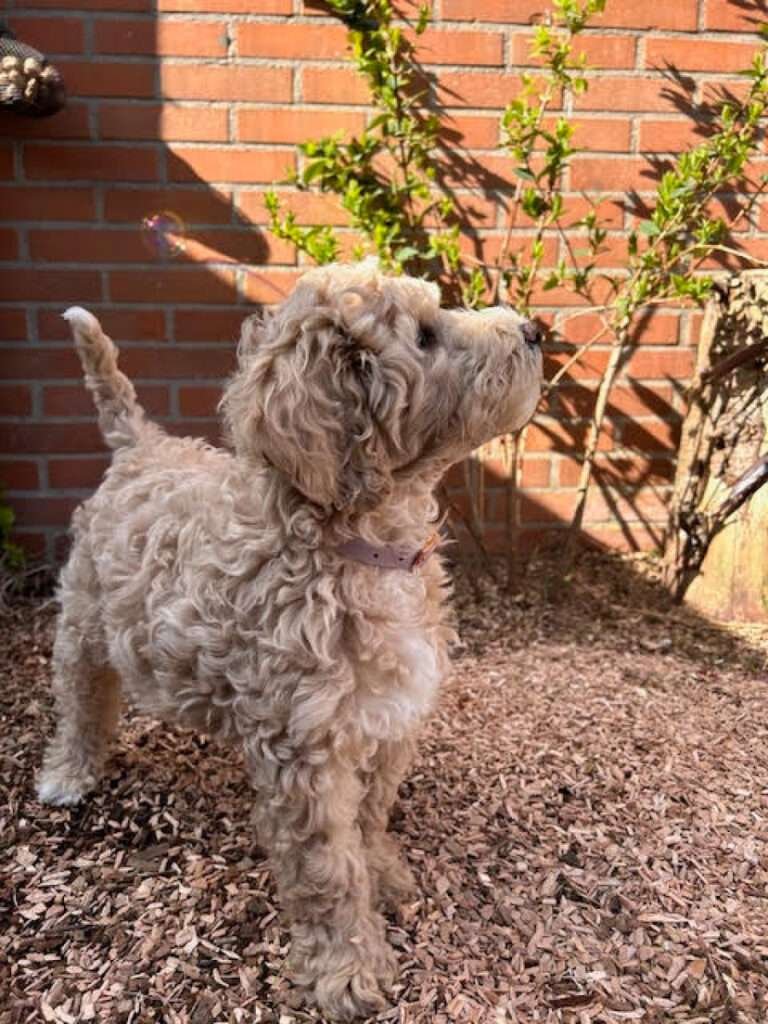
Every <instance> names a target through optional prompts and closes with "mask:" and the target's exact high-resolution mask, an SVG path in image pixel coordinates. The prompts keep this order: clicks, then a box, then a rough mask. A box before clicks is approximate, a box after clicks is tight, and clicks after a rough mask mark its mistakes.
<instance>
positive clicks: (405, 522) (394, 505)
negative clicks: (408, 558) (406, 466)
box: [259, 467, 439, 552]
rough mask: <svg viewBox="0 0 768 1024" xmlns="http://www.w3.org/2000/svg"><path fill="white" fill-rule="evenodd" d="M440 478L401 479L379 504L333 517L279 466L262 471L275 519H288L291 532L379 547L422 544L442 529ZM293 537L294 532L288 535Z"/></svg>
mask: <svg viewBox="0 0 768 1024" xmlns="http://www.w3.org/2000/svg"><path fill="white" fill-rule="evenodd" d="M435 483H436V481H431V482H430V481H426V480H422V481H414V480H413V479H411V480H409V481H408V482H407V484H405V483H403V484H396V485H395V488H394V489H393V490H392V492H391V493H390V494H389V495H387V497H386V498H384V499H383V500H382V501H381V502H380V503H379V504H378V505H376V506H375V507H374V508H371V509H367V510H365V511H364V512H361V513H359V514H355V511H354V509H352V510H350V511H345V512H343V513H336V514H334V515H331V516H329V515H328V514H327V513H326V512H324V511H323V510H321V509H319V508H318V507H317V506H315V505H313V504H311V503H310V502H308V501H307V500H306V498H304V497H303V496H302V495H301V494H300V493H299V492H298V491H297V490H296V489H295V487H294V486H293V485H292V484H291V483H290V481H289V480H288V479H287V478H286V477H285V476H284V474H283V473H281V472H279V471H278V470H276V469H274V468H272V467H267V468H266V469H264V470H263V471H262V474H261V485H260V488H259V490H260V493H261V497H262V500H263V501H264V502H265V504H266V505H267V506H268V507H269V508H270V509H272V510H273V512H274V515H270V521H272V522H279V523H282V524H283V526H284V528H285V529H286V530H287V532H288V534H289V535H290V536H291V537H295V538H296V539H299V540H300V541H301V542H302V543H303V544H305V545H306V546H307V547H332V548H338V547H339V546H340V545H342V544H344V543H346V542H348V541H351V540H361V541H364V542H365V543H366V544H369V545H374V546H387V545H391V546H393V547H402V548H404V549H408V550H413V551H414V552H416V551H418V550H419V549H420V548H422V547H423V546H424V545H425V544H426V542H427V540H428V539H429V538H430V536H431V535H432V533H433V532H434V531H435V528H436V525H435V524H436V520H437V518H438V514H439V507H438V503H437V500H436V498H435V496H434V487H435ZM286 540H288V537H286Z"/></svg>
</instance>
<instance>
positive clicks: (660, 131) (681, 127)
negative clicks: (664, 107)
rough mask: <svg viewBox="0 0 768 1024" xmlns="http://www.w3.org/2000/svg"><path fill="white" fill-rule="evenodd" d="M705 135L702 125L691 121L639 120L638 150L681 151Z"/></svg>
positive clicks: (648, 151) (649, 151) (654, 151)
mask: <svg viewBox="0 0 768 1024" xmlns="http://www.w3.org/2000/svg"><path fill="white" fill-rule="evenodd" d="M706 135H707V132H706V130H705V129H704V127H703V126H702V125H697V124H696V123H695V122H692V121H688V120H686V121H682V120H680V121H678V120H675V121H650V120H643V121H641V122H640V138H639V147H638V148H639V150H640V152H641V153H682V152H683V150H686V149H688V148H689V147H691V146H696V145H698V144H699V143H700V142H703V141H704V139H705V137H706Z"/></svg>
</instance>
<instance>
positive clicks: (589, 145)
mask: <svg viewBox="0 0 768 1024" xmlns="http://www.w3.org/2000/svg"><path fill="white" fill-rule="evenodd" d="M569 122H570V124H571V127H572V128H573V145H574V146H575V147H576V148H577V149H583V150H589V151H591V152H593V153H599V152H603V153H628V152H629V150H630V139H631V132H632V125H631V123H630V121H629V120H627V119H625V118H607V117H579V118H573V117H569Z"/></svg>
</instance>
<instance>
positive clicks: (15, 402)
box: [0, 384, 32, 416]
mask: <svg viewBox="0 0 768 1024" xmlns="http://www.w3.org/2000/svg"><path fill="white" fill-rule="evenodd" d="M31 412H32V396H31V394H30V392H29V387H28V386H27V385H26V384H4V385H3V386H2V387H0V416H29V414H30V413H31Z"/></svg>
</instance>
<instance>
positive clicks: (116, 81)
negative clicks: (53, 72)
mask: <svg viewBox="0 0 768 1024" xmlns="http://www.w3.org/2000/svg"><path fill="white" fill-rule="evenodd" d="M58 67H59V69H60V71H61V73H62V74H63V75H64V78H65V80H66V83H67V91H68V93H69V95H70V96H93V97H99V98H101V97H105V96H130V97H133V98H134V99H146V98H149V97H152V96H154V95H155V64H154V62H153V61H146V62H145V63H141V64H139V63H129V62H127V61H108V62H107V61H101V62H96V61H83V60H62V61H59V62H58Z"/></svg>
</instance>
